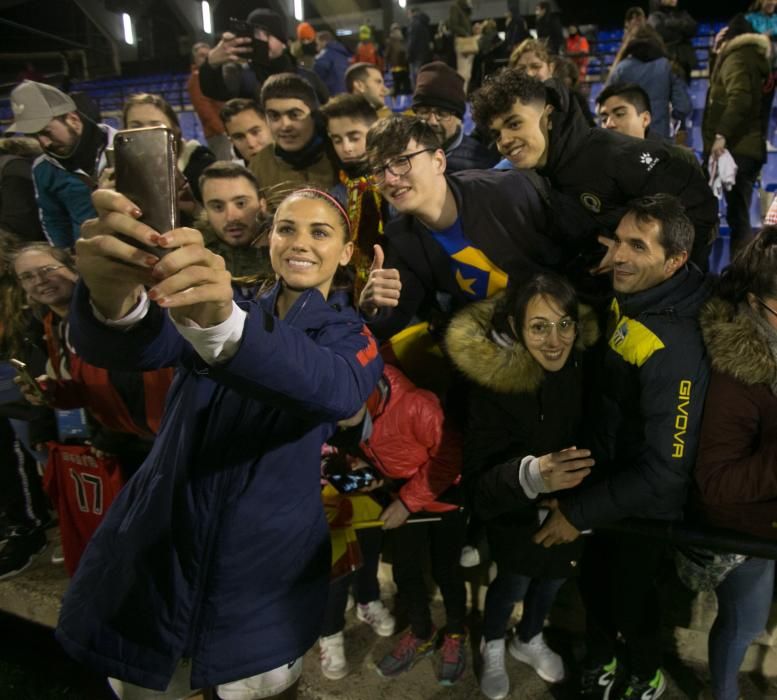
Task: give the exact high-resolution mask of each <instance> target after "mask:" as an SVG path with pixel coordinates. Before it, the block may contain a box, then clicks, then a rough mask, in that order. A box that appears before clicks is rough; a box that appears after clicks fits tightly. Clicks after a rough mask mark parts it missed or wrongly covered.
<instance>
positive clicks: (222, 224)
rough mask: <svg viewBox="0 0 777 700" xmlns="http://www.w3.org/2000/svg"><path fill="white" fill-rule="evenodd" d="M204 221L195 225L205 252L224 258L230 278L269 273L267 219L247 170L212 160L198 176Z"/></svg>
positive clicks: (265, 207) (249, 172) (262, 203)
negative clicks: (198, 230)
mask: <svg viewBox="0 0 777 700" xmlns="http://www.w3.org/2000/svg"><path fill="white" fill-rule="evenodd" d="M200 192H202V202H203V205H204V221H203V222H201V224H198V228H199V229H200V230H201V231H202V236H203V238H204V239H205V247H206V248H207V249H208V250H211V251H213V252H214V253H216V254H218V255H220V256H221V257H222V258H224V263H225V264H226V266H227V270H229V272H230V273H231V274H232V276H233V277H256V276H258V277H261V278H267V277H269V276H271V275H272V274H273V272H272V267H271V265H270V253H269V248H268V247H267V245H268V243H267V236H266V233H267V230H268V228H269V224H270V217H269V216H268V215H267V204H266V202H265V200H264V197H262V195H261V193H260V191H259V185H258V183H257V182H256V178H255V177H254V176H253V175H252V174H251V171H250V170H248V169H247V168H244V167H243V166H242V165H239V164H238V163H232V162H230V161H223V160H221V161H216V162H215V163H213V164H211V165H209V166H208V167H207V168H205V170H204V171H203V173H202V175H200Z"/></svg>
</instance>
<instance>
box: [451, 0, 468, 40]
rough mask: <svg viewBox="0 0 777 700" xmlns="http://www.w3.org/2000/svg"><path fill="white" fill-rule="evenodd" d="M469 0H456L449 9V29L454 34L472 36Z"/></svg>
mask: <svg viewBox="0 0 777 700" xmlns="http://www.w3.org/2000/svg"><path fill="white" fill-rule="evenodd" d="M467 9H468V6H467V0H456V1H455V2H454V3H453V4H452V5H451V7H450V10H448V31H449V32H450V33H451V34H453V36H472V22H471V20H470V18H469V12H467Z"/></svg>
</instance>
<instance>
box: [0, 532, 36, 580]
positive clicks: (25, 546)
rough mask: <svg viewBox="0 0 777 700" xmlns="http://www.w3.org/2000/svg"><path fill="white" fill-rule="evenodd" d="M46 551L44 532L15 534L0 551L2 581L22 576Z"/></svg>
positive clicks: (0, 575)
mask: <svg viewBox="0 0 777 700" xmlns="http://www.w3.org/2000/svg"><path fill="white" fill-rule="evenodd" d="M44 549H46V533H45V532H43V530H34V531H32V532H29V533H27V534H13V535H12V536H11V537H9V538H8V541H7V542H6V543H5V546H4V547H3V548H2V549H1V550H0V581H2V580H3V579H6V578H11V576H16V575H17V574H20V573H21V572H22V571H24V570H25V569H26V568H27V567H28V566H29V565H30V564H32V562H33V560H34V559H35V557H36V556H38V554H40V553H41V552H42V551H43V550H44Z"/></svg>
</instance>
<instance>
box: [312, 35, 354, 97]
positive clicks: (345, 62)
mask: <svg viewBox="0 0 777 700" xmlns="http://www.w3.org/2000/svg"><path fill="white" fill-rule="evenodd" d="M350 60H351V52H350V51H348V49H346V48H345V46H343V45H342V44H341V43H340V42H339V41H335V40H332V41H330V42H329V43H328V44H327V45H326V46H325V47H324V49H323V50H322V51H321V52H320V53H319V54H318V56H316V62H315V63H314V64H313V70H314V71H315V72H316V75H318V77H319V78H321V80H322V81H323V82H324V85H326V89H327V90H329V94H330V95H333V96H334V95H339V94H340V93H343V92H347V90H346V89H345V71H347V70H348V66H349V65H350Z"/></svg>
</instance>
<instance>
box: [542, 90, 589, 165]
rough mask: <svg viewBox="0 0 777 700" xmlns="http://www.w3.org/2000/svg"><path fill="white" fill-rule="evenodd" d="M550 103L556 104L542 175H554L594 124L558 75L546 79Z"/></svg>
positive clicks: (552, 114) (551, 120) (552, 113)
mask: <svg viewBox="0 0 777 700" xmlns="http://www.w3.org/2000/svg"><path fill="white" fill-rule="evenodd" d="M545 87H546V91H547V99H548V103H549V104H552V105H553V112H551V115H550V132H549V134H548V160H547V163H546V164H545V167H543V168H537V172H538V173H539V174H540V175H548V176H549V175H551V174H552V173H554V172H558V170H559V169H560V168H561V167H562V166H563V163H564V160H566V159H569V158H570V157H572V156H573V155H574V154H575V152H576V151H577V150H578V148H579V147H580V145H581V144H582V142H583V140H584V139H585V137H586V136H588V134H589V132H590V130H591V127H590V126H588V122H586V119H585V116H584V115H583V113H582V112H581V110H580V106H579V105H578V102H577V100H575V99H572V95H571V93H570V91H569V89H568V88H567V87H566V86H565V85H564V84H563V83H561V82H560V81H559V80H556V79H555V78H553V79H551V80H546V81H545Z"/></svg>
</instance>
